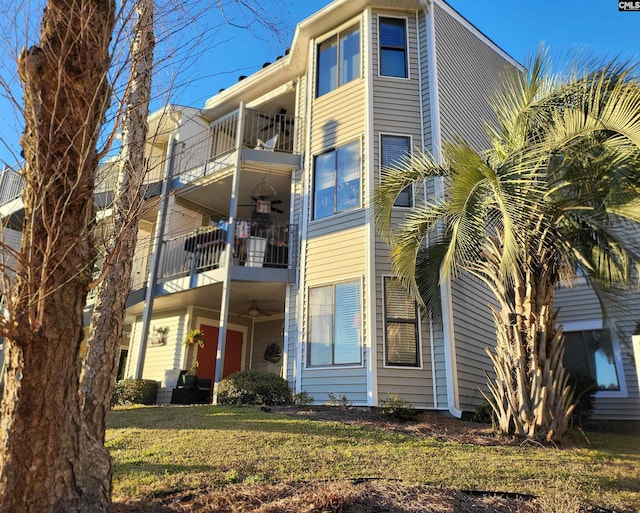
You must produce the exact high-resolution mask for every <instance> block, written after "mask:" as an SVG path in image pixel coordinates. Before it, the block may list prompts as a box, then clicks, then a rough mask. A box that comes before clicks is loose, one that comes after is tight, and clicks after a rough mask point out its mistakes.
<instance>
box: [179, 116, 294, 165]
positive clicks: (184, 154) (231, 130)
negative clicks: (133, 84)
mask: <svg viewBox="0 0 640 513" xmlns="http://www.w3.org/2000/svg"><path fill="white" fill-rule="evenodd" d="M244 112H245V114H244V128H243V132H242V147H244V148H254V149H264V150H268V151H276V152H284V153H293V149H294V141H295V132H296V130H297V128H298V126H297V125H298V123H297V118H295V117H294V116H288V115H286V114H280V113H273V112H259V111H255V110H251V109H246V110H245V111H244ZM238 125H239V112H238V111H235V112H232V113H231V114H228V115H227V116H225V117H223V118H220V119H219V120H218V121H216V122H214V123H213V124H211V125H210V126H209V127H208V128H206V129H205V130H203V131H202V132H200V133H198V134H196V135H194V136H193V137H190V138H189V139H186V140H184V141H182V142H181V143H180V144H179V145H178V147H177V149H176V152H175V154H174V162H173V168H172V175H173V176H179V175H181V174H183V173H186V172H187V171H189V170H192V169H194V168H199V167H204V168H205V169H204V170H203V174H208V173H207V172H206V168H207V165H208V164H209V163H215V162H216V161H219V160H223V159H224V156H225V155H227V154H228V153H230V152H232V151H234V150H236V149H238V148H237V145H238ZM214 167H215V166H214Z"/></svg>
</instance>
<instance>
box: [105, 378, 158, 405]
mask: <svg viewBox="0 0 640 513" xmlns="http://www.w3.org/2000/svg"><path fill="white" fill-rule="evenodd" d="M157 392H158V382H157V381H153V380H150V379H123V380H120V381H117V382H116V384H115V386H114V387H113V395H112V396H111V406H116V405H125V404H154V403H155V402H156V394H157Z"/></svg>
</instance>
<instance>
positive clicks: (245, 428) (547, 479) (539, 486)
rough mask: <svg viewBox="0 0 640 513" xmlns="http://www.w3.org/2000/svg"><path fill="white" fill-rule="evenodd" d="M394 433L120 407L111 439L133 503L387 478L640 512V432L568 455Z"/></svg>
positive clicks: (609, 437)
mask: <svg viewBox="0 0 640 513" xmlns="http://www.w3.org/2000/svg"><path fill="white" fill-rule="evenodd" d="M451 422H457V421H451ZM394 428H395V426H394V425H393V424H390V425H388V426H386V425H384V424H382V423H380V424H379V425H376V424H371V425H365V424H345V423H342V422H339V421H326V420H309V419H307V418H302V417H297V416H296V417H294V416H286V415H276V414H273V413H266V412H262V411H260V410H259V409H256V408H248V407H245V408H243V407H233V408H232V407H216V406H195V407H148V408H130V409H121V410H115V411H112V412H111V413H110V419H109V429H108V431H107V447H108V448H109V450H110V451H111V454H112V457H113V460H114V500H115V502H120V503H123V504H124V503H127V502H137V501H142V502H144V501H147V500H149V499H150V498H153V497H156V498H160V499H166V498H171V497H174V498H175V497H197V496H198V495H202V494H204V493H205V492H207V491H209V490H211V489H215V490H218V491H219V489H220V487H222V486H223V485H231V484H242V485H243V486H248V485H262V486H263V488H264V487H265V486H267V485H268V486H272V485H277V484H282V483H290V484H291V483H308V482H318V481H322V482H342V481H343V480H348V481H350V482H352V481H353V480H357V481H358V482H360V481H366V482H371V481H376V482H378V480H381V482H384V483H389V482H392V483H398V484H402V485H407V486H411V485H416V484H420V485H428V486H430V487H436V488H437V489H447V490H448V489H451V490H466V491H496V492H506V493H514V494H515V493H517V494H523V495H533V496H537V497H541V499H540V501H539V502H537V503H536V504H537V505H540V504H543V503H544V501H545V500H546V501H547V503H549V502H550V503H556V504H557V499H555V498H554V497H556V496H558V495H559V496H562V497H563V498H567V495H570V497H569V499H572V500H573V501H574V502H576V501H579V502H581V503H582V504H583V505H597V506H599V507H602V508H608V509H614V510H617V511H637V510H640V479H639V476H640V435H638V434H633V435H614V434H603V433H587V434H586V437H587V438H585V437H584V436H582V435H579V434H576V433H574V434H573V436H572V437H571V438H570V445H571V446H570V447H567V448H562V449H557V448H548V447H541V446H536V445H532V444H524V445H518V444H499V445H487V444H485V445H478V444H474V443H463V442H460V441H458V438H456V437H450V436H448V434H447V432H446V430H444V429H443V432H442V433H441V434H439V435H438V434H434V433H429V434H424V433H421V432H419V431H416V432H411V431H408V432H407V431H405V432H402V431H398V430H397V429H394ZM587 439H588V440H587ZM496 442H497V441H496ZM174 501H175V500H174ZM541 507H542V506H541ZM347 510H348V509H346V508H345V510H344V511H347ZM122 511H125V510H122ZM130 511H134V510H133V509H131V510H130ZM136 511H138V510H136ZM139 511H143V510H139ZM165 511H183V510H180V509H175V510H173V509H166V510H165ZM185 511H187V510H185ZM196 511H197V510H196ZM203 511H205V510H203ZM229 511H232V510H229ZM238 511H240V510H238ZM247 511H249V510H247ZM252 511H253V510H252ZM265 511H266V510H265ZM292 511H294V510H292ZM329 511H331V510H329ZM403 511H409V510H408V509H407V510H403ZM411 511H413V510H411ZM487 511H490V510H487ZM521 511H525V510H524V509H523V510H521ZM539 511H543V509H539ZM546 511H560V510H557V509H556V510H549V509H548V508H547V509H546ZM566 511H570V509H566Z"/></svg>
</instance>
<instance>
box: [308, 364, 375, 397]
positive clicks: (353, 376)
mask: <svg viewBox="0 0 640 513" xmlns="http://www.w3.org/2000/svg"><path fill="white" fill-rule="evenodd" d="M302 390H303V391H304V392H307V393H308V394H309V395H310V396H311V397H312V398H313V402H314V403H315V404H325V403H326V402H327V400H328V399H329V393H332V394H334V395H335V396H336V397H337V398H340V397H342V396H343V395H344V396H345V397H346V398H347V400H348V401H349V402H350V403H351V404H352V405H353V406H366V405H367V375H366V369H365V368H340V367H335V368H327V369H305V370H304V373H303V375H302Z"/></svg>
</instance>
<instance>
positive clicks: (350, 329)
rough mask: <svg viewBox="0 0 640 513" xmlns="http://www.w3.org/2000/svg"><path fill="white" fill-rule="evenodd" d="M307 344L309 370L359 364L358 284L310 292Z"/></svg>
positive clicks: (349, 283)
mask: <svg viewBox="0 0 640 513" xmlns="http://www.w3.org/2000/svg"><path fill="white" fill-rule="evenodd" d="M308 341H309V345H308V349H309V350H308V355H307V362H308V365H309V366H310V367H313V366H328V365H359V364H360V363H361V361H362V357H361V354H362V351H361V349H360V282H358V281H354V282H348V283H337V284H335V285H328V286H325V287H315V288H310V289H309V328H308Z"/></svg>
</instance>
